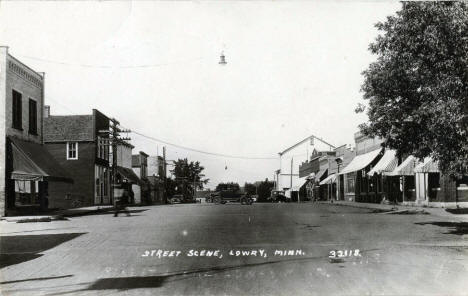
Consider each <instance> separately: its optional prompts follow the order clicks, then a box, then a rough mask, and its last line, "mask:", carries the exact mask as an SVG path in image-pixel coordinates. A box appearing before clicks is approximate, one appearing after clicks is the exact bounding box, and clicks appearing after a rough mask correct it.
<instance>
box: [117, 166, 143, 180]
mask: <svg viewBox="0 0 468 296" xmlns="http://www.w3.org/2000/svg"><path fill="white" fill-rule="evenodd" d="M115 170H116V171H117V173H118V174H120V175H121V176H122V177H124V178H125V179H127V180H128V181H129V183H134V184H140V183H141V180H140V178H138V176H137V175H136V174H135V172H134V171H133V170H132V169H129V168H125V167H121V166H116V167H115Z"/></svg>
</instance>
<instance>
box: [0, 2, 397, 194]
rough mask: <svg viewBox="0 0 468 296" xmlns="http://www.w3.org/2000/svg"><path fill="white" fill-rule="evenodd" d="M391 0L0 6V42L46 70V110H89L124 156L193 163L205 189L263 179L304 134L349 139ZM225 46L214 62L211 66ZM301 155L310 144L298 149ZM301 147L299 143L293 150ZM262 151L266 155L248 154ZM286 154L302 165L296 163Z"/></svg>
mask: <svg viewBox="0 0 468 296" xmlns="http://www.w3.org/2000/svg"><path fill="white" fill-rule="evenodd" d="M400 6H401V4H399V3H398V2H394V1H343V2H338V1H330V2H329V1H251V2H246V1H177V2H170V1H83V2H62V1H50V2H46V1H6V2H5V1H2V2H0V45H6V46H9V53H10V54H11V55H13V56H15V57H16V58H18V59H19V60H21V61H22V62H24V63H26V64H27V65H28V66H30V67H32V68H33V69H35V70H36V71H40V72H45V73H46V74H45V75H46V78H45V103H46V104H48V105H50V106H51V113H52V115H59V114H60V115H65V114H91V110H92V109H93V108H94V109H98V110H100V111H101V112H103V113H104V114H106V115H108V116H109V117H114V118H116V119H118V120H119V121H120V123H121V125H122V126H123V127H125V128H128V129H130V130H133V131H136V132H138V133H139V134H143V135H146V136H148V137H152V138H154V139H158V140H163V141H166V142H169V143H173V144H177V145H179V146H184V147H189V148H193V149H195V150H201V151H207V152H213V153H217V154H225V155H232V156H240V157H245V158H246V159H240V158H230V157H225V156H215V155H208V154H202V153H199V152H194V151H190V150H187V149H182V148H179V147H175V146H171V145H166V144H163V143H161V142H158V141H156V140H154V139H149V138H148V137H143V136H141V135H138V134H135V133H131V134H129V136H130V137H131V139H132V140H131V142H132V144H133V145H135V146H136V147H135V149H134V151H133V152H134V153H137V152H138V151H144V152H146V153H147V154H150V155H156V154H157V153H159V155H161V154H162V147H163V146H166V149H167V159H168V160H172V159H178V158H188V159H189V160H193V161H200V163H201V165H203V166H204V167H205V175H206V177H207V178H209V179H210V183H209V184H208V186H209V187H211V188H214V187H215V186H216V184H217V183H219V182H227V181H233V182H238V183H240V184H241V185H242V184H244V182H254V181H258V180H264V179H265V178H268V179H270V180H271V179H273V175H274V170H276V169H278V168H279V161H278V152H280V151H283V150H284V149H286V148H287V147H289V146H291V145H293V144H295V143H297V142H299V141H300V140H303V139H304V138H306V137H308V136H310V135H315V136H317V137H320V138H323V139H324V140H326V141H327V142H329V143H331V144H333V145H335V146H340V145H343V144H353V143H354V137H353V136H354V133H355V132H356V131H357V130H358V128H357V126H358V125H359V124H360V123H362V122H365V121H366V120H367V117H366V115H365V114H356V113H355V112H354V109H355V107H356V106H357V104H358V103H359V102H362V93H361V92H360V87H361V85H362V82H363V77H362V75H361V73H362V71H364V70H365V69H366V68H367V67H368V65H369V63H371V62H372V61H374V60H375V57H374V56H372V55H371V54H370V52H369V51H368V46H369V44H370V43H371V42H372V41H373V40H374V39H375V38H376V36H377V34H378V32H377V30H376V28H375V27H374V24H375V23H376V22H378V21H384V20H385V18H386V16H388V15H392V14H394V13H395V12H396V11H397V10H398V9H400ZM221 52H224V54H225V56H226V61H227V64H226V65H220V64H219V63H218V62H219V60H220V54H221ZM301 149H304V151H303V153H302V154H303V156H301V157H303V160H305V159H306V158H307V156H306V152H307V153H308V151H309V149H313V147H307V148H301ZM305 150H307V151H305ZM251 158H269V159H251ZM297 161H300V159H299V160H297Z"/></svg>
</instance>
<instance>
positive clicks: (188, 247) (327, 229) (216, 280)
mask: <svg viewBox="0 0 468 296" xmlns="http://www.w3.org/2000/svg"><path fill="white" fill-rule="evenodd" d="M130 209H131V211H132V215H131V216H130V217H127V216H126V215H125V214H121V215H119V217H113V213H111V212H110V213H102V214H99V215H88V216H81V217H74V218H70V219H69V220H68V221H52V222H43V223H11V222H6V221H1V222H0V227H1V228H0V230H1V264H2V266H1V267H2V269H1V270H0V281H1V283H0V284H1V292H2V293H1V294H2V295H254V294H255V295H408V294H411V295H422V294H424V295H468V294H467V293H468V292H467V291H468V281H467V280H466V279H467V278H468V256H467V255H468V239H467V238H468V236H467V234H468V225H467V224H468V223H466V222H457V220H456V218H454V219H453V221H452V220H448V219H447V218H445V219H444V218H443V217H439V216H436V215H384V214H381V213H374V212H372V211H371V210H369V209H361V208H353V207H346V206H336V205H332V204H314V203H303V204H253V205H252V206H241V205H240V204H234V203H233V204H226V205H215V204H180V205H163V206H148V207H133V208H130ZM242 251H243V252H242ZM247 251H248V252H247ZM253 251H255V252H253ZM331 251H334V252H338V251H340V252H341V254H345V257H343V258H339V259H337V260H331V259H330V258H329V255H330V252H331ZM345 251H346V252H345ZM202 254H203V256H202ZM208 255H209V256H208ZM408 291H411V292H410V293H408Z"/></svg>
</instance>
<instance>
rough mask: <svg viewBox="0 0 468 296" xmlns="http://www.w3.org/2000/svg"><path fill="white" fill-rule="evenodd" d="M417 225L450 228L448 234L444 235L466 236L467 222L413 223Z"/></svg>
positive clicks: (467, 231)
mask: <svg viewBox="0 0 468 296" xmlns="http://www.w3.org/2000/svg"><path fill="white" fill-rule="evenodd" d="M415 224H417V225H427V224H430V225H435V226H439V227H447V228H450V231H449V232H445V234H457V235H463V234H468V222H418V223H415Z"/></svg>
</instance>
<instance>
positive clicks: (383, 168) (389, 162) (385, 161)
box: [367, 149, 398, 176]
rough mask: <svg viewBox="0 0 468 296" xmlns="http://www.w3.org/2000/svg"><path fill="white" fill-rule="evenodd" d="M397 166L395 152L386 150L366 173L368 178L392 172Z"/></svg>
mask: <svg viewBox="0 0 468 296" xmlns="http://www.w3.org/2000/svg"><path fill="white" fill-rule="evenodd" d="M397 165H398V158H396V151H395V150H391V149H387V150H385V153H384V155H383V156H382V158H381V159H380V160H379V162H378V163H377V164H376V165H375V166H374V167H373V168H372V169H371V170H370V171H369V172H368V173H367V174H368V175H369V176H373V175H374V174H382V173H384V172H391V171H393V170H394V169H395V168H396V166H397Z"/></svg>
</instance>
